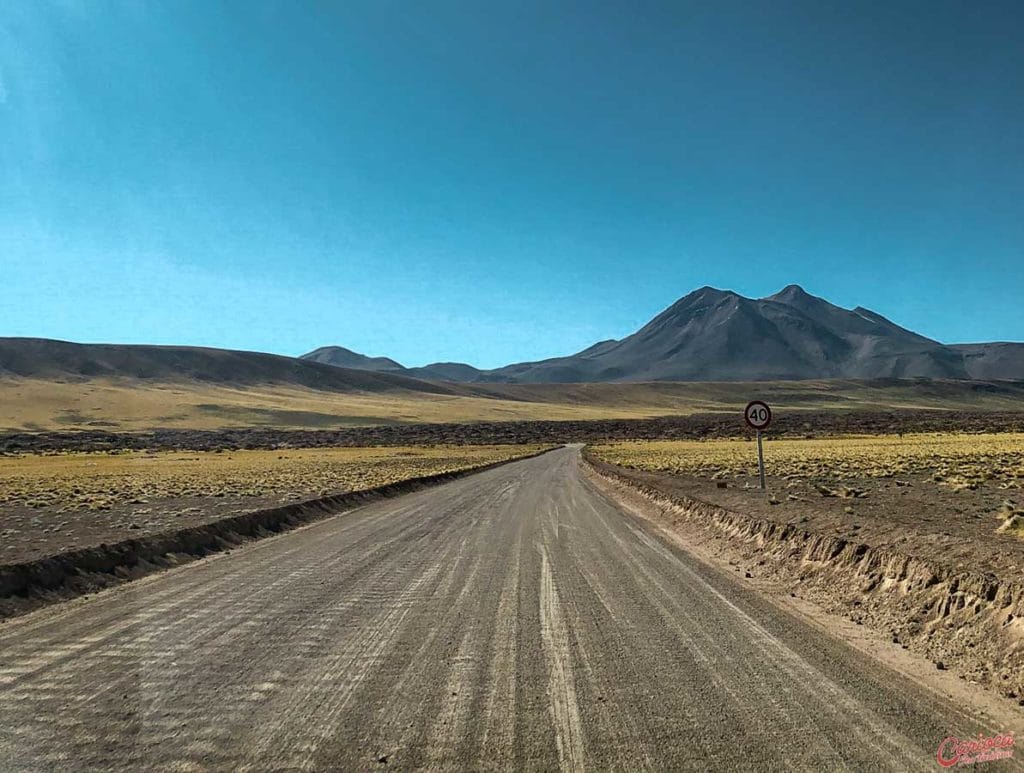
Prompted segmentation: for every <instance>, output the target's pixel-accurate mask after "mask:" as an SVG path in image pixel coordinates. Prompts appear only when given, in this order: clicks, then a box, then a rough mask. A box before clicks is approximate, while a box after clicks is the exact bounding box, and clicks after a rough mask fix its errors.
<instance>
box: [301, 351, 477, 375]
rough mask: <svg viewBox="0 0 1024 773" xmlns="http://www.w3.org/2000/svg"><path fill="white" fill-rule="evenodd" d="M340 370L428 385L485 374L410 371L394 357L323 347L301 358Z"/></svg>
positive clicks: (459, 368)
mask: <svg viewBox="0 0 1024 773" xmlns="http://www.w3.org/2000/svg"><path fill="white" fill-rule="evenodd" d="M300 359H302V360H311V361H313V362H320V363H324V364H326V365H336V366H338V367H340V368H355V369H358V370H370V371H374V372H376V373H401V374H402V375H404V376H409V377H410V378H420V379H426V380H428V381H462V382H473V381H480V380H481V378H480V376H481V374H482V373H483V371H481V370H478V369H476V368H474V367H473V366H472V365H465V364H464V363H461V362H435V363H432V364H430V365H424V366H422V367H419V368H406V367H404V366H403V365H402V364H401V363H399V362H396V361H395V360H392V359H391V358H390V357H367V356H366V355H365V354H360V353H359V352H354V351H352V350H351V349H346V348H345V347H344V346H321V347H320V348H319V349H314V350H313V351H311V352H307V353H306V354H303V355H302V357H300Z"/></svg>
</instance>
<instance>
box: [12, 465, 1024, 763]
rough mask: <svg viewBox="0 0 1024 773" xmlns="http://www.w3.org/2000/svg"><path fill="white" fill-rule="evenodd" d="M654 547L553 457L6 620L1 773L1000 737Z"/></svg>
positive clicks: (734, 754) (826, 757)
mask: <svg viewBox="0 0 1024 773" xmlns="http://www.w3.org/2000/svg"><path fill="white" fill-rule="evenodd" d="M651 529H652V527H650V526H648V525H646V524H645V523H643V522H641V521H639V520H637V519H635V518H633V517H632V516H629V515H627V514H624V513H623V512H622V511H620V509H619V508H617V507H616V505H615V504H613V503H612V502H610V501H609V500H608V499H606V498H605V497H604V496H602V495H601V494H600V493H599V492H598V491H596V490H595V489H594V488H593V486H592V484H591V483H589V482H588V481H587V480H585V479H584V478H583V477H582V476H581V473H580V469H579V453H578V449H576V448H566V449H561V450H558V451H554V452H552V453H549V454H546V455H544V456H541V457H537V458H534V459H529V460H526V461H522V462H515V463H512V464H508V465H505V466H503V467H500V468H497V469H493V470H489V471H487V472H483V473H480V474H477V475H473V476H471V477H468V478H465V479H462V480H457V481H454V482H451V483H447V484H445V485H442V486H438V487H436V488H433V489H429V490H424V491H421V492H417V493H414V494H410V495H407V496H404V497H401V498H397V499H392V500H388V501H382V502H378V503H375V504H373V505H369V506H366V507H363V508H360V509H357V510H353V511H351V512H348V513H344V514H340V515H338V516H336V517H332V518H330V519H328V520H325V521H321V522H319V523H316V524H313V525H311V526H309V527H306V528H302V529H299V530H297V531H294V532H291V533H288V534H283V535H280V536H277V537H273V538H270V539H266V540H263V541H261V542H257V543H252V544H250V545H249V546H246V547H244V548H241V549H236V550H233V551H231V552H230V553H226V554H221V555H218V556H216V557H212V558H210V559H206V560H204V561H200V562H197V563H193V564H190V565H186V566H182V567H180V568H178V569H174V570H171V571H168V572H164V573H161V574H157V575H152V576H150V577H148V578H145V579H142V580H140V581H138V582H134V583H129V584H126V585H123V586H120V587H117V588H114V589H111V590H109V591H105V592H103V593H99V594H96V595H94V596H92V597H87V598H83V599H78V600H76V601H73V602H69V603H66V604H62V605H58V606H54V607H51V608H49V609H44V610H41V611H39V612H36V613H33V614H31V615H27V616H25V617H22V618H16V619H14V620H11V621H9V622H8V623H6V624H4V625H0V768H2V769H4V770H7V769H10V770H81V769H104V770H107V769H114V770H132V771H136V770H211V769H213V770H283V769H287V770H385V769H388V768H391V769H395V768H397V769H408V768H414V767H421V766H423V767H429V768H438V769H460V770H461V769H481V768H485V769H494V768H503V769H504V768H516V769H543V770H552V769H556V768H563V769H587V768H589V769H599V770H600V769H621V770H638V769H656V770H664V769H672V770H678V769H696V770H711V769H714V770H768V769H771V770H777V769H780V768H786V769H798V770H799V769H806V770H825V769H830V770H831V769H860V770H890V769H896V770H927V769H931V770H934V769H936V768H937V765H936V763H935V751H936V747H937V746H938V744H939V742H940V741H941V740H942V739H943V738H944V737H946V736H948V735H956V734H959V735H960V736H961V737H966V736H968V735H973V734H976V733H977V732H978V731H979V730H984V731H986V732H987V733H991V732H993V731H1005V730H1013V729H1015V728H992V727H989V726H987V725H986V724H985V722H984V721H983V720H979V719H978V718H977V717H976V716H975V714H974V712H973V710H972V709H971V708H970V707H968V706H963V705H952V703H950V702H949V701H947V700H946V699H945V698H943V697H942V696H941V695H939V694H937V693H934V692H931V691H929V690H927V689H925V688H924V687H921V686H919V685H918V684H917V683H916V682H913V681H911V680H910V679H908V678H905V677H904V676H902V675H900V674H898V673H896V672H894V671H892V670H890V669H889V668H887V667H885V666H883V665H880V664H879V663H878V662H876V661H873V660H871V659H870V658H868V657H867V656H866V655H864V654H862V653H860V652H858V651H855V650H853V649H851V648H849V647H847V646H845V645H843V644H841V643H839V642H838V641H836V640H834V639H832V638H830V637H828V636H827V635H826V634H824V633H822V632H821V631H819V630H818V629H816V628H812V627H810V626H808V625H806V624H805V623H802V622H800V621H799V620H798V619H797V618H795V617H792V616H790V615H788V614H787V613H785V612H783V611H780V609H779V608H777V607H776V606H774V605H773V604H772V603H770V602H769V601H767V600H765V599H764V598H762V597H761V596H759V595H758V594H757V593H756V592H754V591H753V590H751V589H749V588H748V587H747V586H746V585H745V584H743V583H742V582H739V581H737V580H736V579H734V578H732V577H731V576H729V574H727V573H726V572H724V571H721V570H720V569H716V568H713V567H710V566H708V565H706V564H703V563H701V562H700V561H698V560H697V559H695V558H693V557H691V556H690V555H688V554H687V553H685V552H682V551H681V550H680V549H678V548H677V547H674V546H670V545H668V544H667V543H665V542H663V541H662V540H661V539H660V538H658V537H657V536H656V534H655V533H654V532H653V531H652V530H651ZM1016 729H1017V730H1018V731H1019V730H1021V728H1016ZM1004 765H1005V763H993V764H989V765H988V766H986V769H990V770H998V769H1000V767H999V766H1004Z"/></svg>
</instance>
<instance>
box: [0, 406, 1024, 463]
mask: <svg viewBox="0 0 1024 773" xmlns="http://www.w3.org/2000/svg"><path fill="white" fill-rule="evenodd" d="M944 430H948V431H957V432H1021V431H1024V411H1021V412H1010V413H996V412H984V411H977V412H970V411H939V410H927V411H925V410H916V411H915V410H901V411H880V412H875V411H845V412H844V411H795V410H790V411H779V412H777V415H776V417H775V420H774V421H773V423H772V427H771V432H772V435H773V436H774V437H821V436H827V435H835V434H860V433H864V434H877V433H899V432H933V431H944ZM749 434H751V433H750V431H749V430H748V429H747V427H746V425H745V424H744V423H743V421H742V417H741V416H740V415H739V414H735V413H704V414H693V415H688V416H665V417H662V418H657V419H601V420H593V421H508V422H477V423H472V424H394V425H387V426H377V427H352V428H348V429H338V430H279V429H233V430H155V431H151V432H108V431H103V430H94V431H84V432H16V433H6V434H0V454H2V453H7V454H18V453H26V452H28V453H44V452H51V451H61V452H62V451H107V450H118V449H134V450H190V451H218V450H220V451H232V450H239V449H281V448H328V447H335V446H398V445H425V444H436V443H443V444H481V443H483V444H488V443H570V442H582V443H594V442H600V441H603V440H628V439H637V440H653V439H681V438H715V437H740V436H747V435H749Z"/></svg>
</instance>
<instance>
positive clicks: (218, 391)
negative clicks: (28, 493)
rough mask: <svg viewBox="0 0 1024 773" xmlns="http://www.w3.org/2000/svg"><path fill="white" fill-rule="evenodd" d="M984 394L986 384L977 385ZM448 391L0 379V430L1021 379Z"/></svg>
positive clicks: (793, 395)
mask: <svg viewBox="0 0 1024 773" xmlns="http://www.w3.org/2000/svg"><path fill="white" fill-rule="evenodd" d="M981 387H984V388H981ZM452 390H453V393H452V394H434V393H430V392H411V391H405V390H394V391H377V392H367V391H362V392H360V391H351V392H334V391H326V390H317V389H310V388H307V387H302V386H296V385H289V384H266V385H258V386H256V385H249V386H237V385H227V384H213V383H204V382H198V381H181V382H160V381H153V380H146V379H135V380H131V379H103V378H95V379H86V380H47V379H37V378H31V379H30V378H2V377H0V431H26V430H27V431H43V430H77V429H108V430H114V431H138V430H147V429H154V428H167V429H196V430H204V429H206V430H209V429H224V428H238V427H275V428H315V429H335V428H344V427H352V426H379V425H386V424H419V423H465V422H502V421H505V422H508V421H527V420H542V421H586V420H593V419H643V418H650V417H657V416H669V415H676V416H678V415H690V414H694V413H703V412H720V411H736V410H738V409H740V408H741V407H742V406H743V405H744V404H745V403H746V402H747V400H749V399H750V397H751V396H758V397H761V398H764V399H768V400H769V401H770V402H771V403H772V405H773V406H778V407H789V408H791V409H795V410H816V411H821V410H847V411H849V410H890V409H948V410H958V409H962V410H975V411H1016V410H1019V408H1020V405H1021V398H1022V397H1024V384H1018V383H1015V382H1006V383H1003V384H997V385H980V386H979V385H978V384H974V383H968V382H891V381H890V382H856V381H794V382H774V383H759V384H745V383H740V382H736V383H717V384H716V383H670V382H658V383H639V384H512V385H509V384H460V385H453V386H452Z"/></svg>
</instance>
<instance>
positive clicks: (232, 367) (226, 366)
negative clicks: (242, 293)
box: [0, 338, 464, 394]
mask: <svg viewBox="0 0 1024 773" xmlns="http://www.w3.org/2000/svg"><path fill="white" fill-rule="evenodd" d="M0 377H20V378H34V379H47V380H63V381H76V380H83V379H94V378H112V379H124V378H128V379H139V380H148V381H154V382H157V381H159V382H186V381H198V382H208V383H215V384H236V385H240V386H246V385H252V384H292V385H298V386H304V387H309V388H311V389H318V390H323V391H333V392H356V391H358V392H394V391H410V392H428V393H431V394H456V393H461V392H463V391H464V390H462V389H460V388H457V387H456V386H455V385H444V384H433V383H428V382H426V381H421V380H418V379H413V378H409V377H407V376H403V375H399V374H394V373H374V372H370V371H367V370H365V369H353V368H341V367H337V366H334V365H327V364H324V363H320V362H312V361H309V360H302V359H297V358H294V357H282V356H280V355H277V354H263V353H261V352H240V351H232V350H230V349H207V348H203V347H198V346H143V345H131V344H76V343H70V342H68V341H53V340H50V339H45V338H0Z"/></svg>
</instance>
